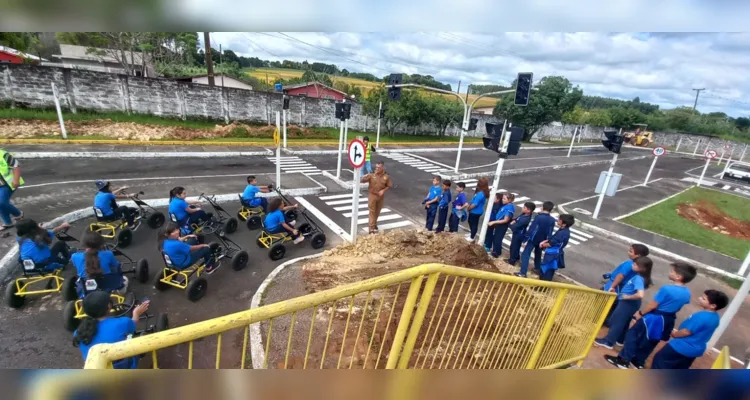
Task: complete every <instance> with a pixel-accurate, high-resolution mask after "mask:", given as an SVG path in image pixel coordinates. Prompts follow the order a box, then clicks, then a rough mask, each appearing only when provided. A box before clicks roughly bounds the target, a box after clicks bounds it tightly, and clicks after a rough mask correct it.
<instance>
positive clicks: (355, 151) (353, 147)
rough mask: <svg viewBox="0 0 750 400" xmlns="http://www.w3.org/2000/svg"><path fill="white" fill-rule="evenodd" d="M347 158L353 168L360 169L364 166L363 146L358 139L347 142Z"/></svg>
mask: <svg viewBox="0 0 750 400" xmlns="http://www.w3.org/2000/svg"><path fill="white" fill-rule="evenodd" d="M347 154H348V156H349V164H351V165H352V167H354V168H362V166H363V165H365V144H364V142H362V141H361V140H359V139H354V140H352V141H351V142H349V149H348V151H347Z"/></svg>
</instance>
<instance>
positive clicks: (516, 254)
mask: <svg viewBox="0 0 750 400" xmlns="http://www.w3.org/2000/svg"><path fill="white" fill-rule="evenodd" d="M451 184H452V182H451V181H449V180H443V181H441V180H440V177H439V176H434V177H433V178H432V187H430V190H429V192H428V193H427V197H425V199H424V200H423V201H422V204H423V205H424V208H425V210H426V216H427V222H426V224H425V228H426V229H427V230H428V231H432V230H433V228H434V231H435V232H444V230H445V224H446V221H448V229H449V231H450V232H458V227H459V222H461V221H466V220H468V225H469V234H468V235H466V239H467V240H468V241H473V240H474V239H475V237H476V234H477V231H478V230H479V220H480V218H481V217H482V215H483V214H484V211H485V206H486V204H487V203H486V202H487V200H488V198H489V197H490V189H489V180H488V179H487V178H484V177H483V178H479V180H478V182H477V187H476V191H475V193H474V196H472V199H471V201H467V199H466V194H465V193H464V191H465V189H466V185H465V184H464V183H463V182H458V183H457V184H456V199H455V200H454V201H453V204H452V205H451V199H452V196H451ZM514 200H515V196H514V195H513V194H512V193H507V192H503V193H496V194H495V198H494V204H493V206H492V210H491V211H490V215H489V218H490V219H489V222H488V223H487V233H486V235H485V239H484V248H485V250H486V251H487V252H488V253H490V254H491V255H492V256H493V257H500V256H501V254H502V247H503V239H504V238H505V234H506V233H507V232H508V229H510V230H511V233H512V239H511V245H510V255H509V257H508V258H506V259H505V261H506V262H508V263H509V264H511V265H516V264H517V263H518V262H519V261H520V262H521V270H520V271H519V272H518V273H516V275H517V276H520V277H526V275H527V273H528V267H529V261H530V259H531V253H532V251H533V252H534V266H535V270H536V272H537V274H538V275H539V278H540V279H542V280H548V281H551V280H552V279H553V278H554V275H555V271H556V270H557V269H561V268H565V258H564V250H563V249H564V248H565V246H567V244H568V240H569V239H570V231H569V228H570V227H571V226H572V225H573V224H575V217H573V216H572V215H570V214H563V215H560V217H559V218H558V219H555V218H554V217H553V216H552V215H550V212H552V209H553V208H554V207H555V205H554V204H553V203H552V202H550V201H547V202H544V203H543V204H542V210H541V211H540V212H539V213H538V214H537V215H536V216H535V217H533V213H534V210H535V209H536V204H534V203H532V202H526V203H524V205H523V207H522V209H521V214H520V215H519V216H518V217H516V216H515V213H516V208H515V205H514V204H513V201H514ZM449 212H450V216H449V215H448V214H449ZM436 216H437V227H435V226H434V225H435V217H436ZM532 217H533V220H532ZM555 226H557V227H558V230H557V232H555V231H554V228H555ZM524 243H525V244H526V246H525V248H524V249H523V253H521V246H523V245H524Z"/></svg>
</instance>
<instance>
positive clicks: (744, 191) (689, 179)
mask: <svg viewBox="0 0 750 400" xmlns="http://www.w3.org/2000/svg"><path fill="white" fill-rule="evenodd" d="M682 181H683V182H690V183H696V184H697V183H698V181H700V179H699V178H693V177H691V176H689V177H686V178H682ZM701 186H711V187H715V188H719V189H722V190H728V191H730V192H737V193H739V194H742V195H745V196H750V190H748V189H747V187H746V186H738V185H727V184H725V183H724V182H717V181H712V180H708V179H704V180H703V182H701Z"/></svg>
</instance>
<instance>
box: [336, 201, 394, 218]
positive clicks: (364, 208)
mask: <svg viewBox="0 0 750 400" xmlns="http://www.w3.org/2000/svg"><path fill="white" fill-rule="evenodd" d="M365 206H367V204H365ZM359 210H360V213H359V215H362V214H361V211H362V210H364V211H368V210H369V207H360V208H359ZM390 212H391V210H390V209H388V208H383V209H381V210H380V213H381V214H384V213H385V214H388V213H390ZM343 215H344V216H345V217H346V218H351V217H352V213H350V212H348V213H346V214H343Z"/></svg>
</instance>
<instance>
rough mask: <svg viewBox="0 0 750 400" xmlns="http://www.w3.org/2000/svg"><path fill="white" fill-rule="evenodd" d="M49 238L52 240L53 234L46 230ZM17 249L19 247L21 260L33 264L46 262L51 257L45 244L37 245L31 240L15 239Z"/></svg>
mask: <svg viewBox="0 0 750 400" xmlns="http://www.w3.org/2000/svg"><path fill="white" fill-rule="evenodd" d="M47 234H48V235H49V237H51V238H54V237H55V233H54V232H52V231H51V230H47ZM16 242H18V247H20V252H21V260H32V261H34V263H41V262H44V261H47V260H48V259H49V258H50V257H52V252H51V251H50V249H49V246H48V245H47V244H37V243H36V242H35V241H33V240H31V239H21V238H16Z"/></svg>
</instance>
